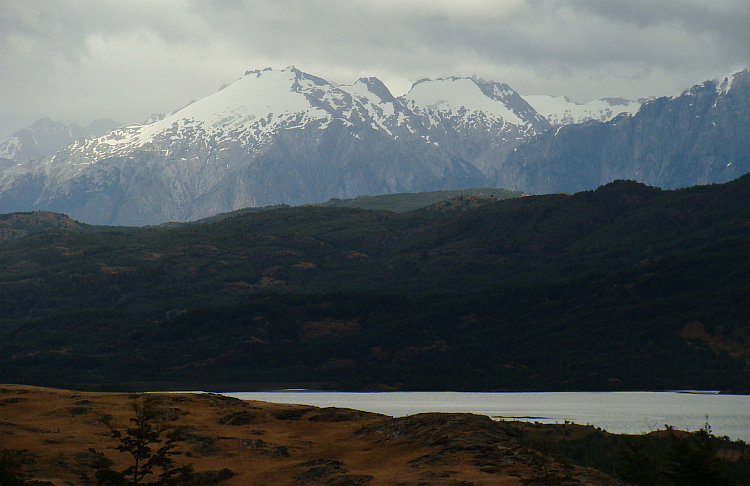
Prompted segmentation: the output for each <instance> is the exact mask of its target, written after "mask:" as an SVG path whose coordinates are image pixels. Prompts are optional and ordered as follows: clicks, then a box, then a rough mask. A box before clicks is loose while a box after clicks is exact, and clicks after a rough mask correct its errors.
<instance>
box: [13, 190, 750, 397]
mask: <svg viewBox="0 0 750 486" xmlns="http://www.w3.org/2000/svg"><path fill="white" fill-rule="evenodd" d="M0 270H1V271H2V273H0V371H2V374H3V376H5V377H6V380H7V381H14V382H24V383H32V384H61V383H66V384H70V385H76V386H83V385H85V384H89V385H94V386H100V385H101V384H106V385H111V386H115V387H117V386H119V384H120V383H133V382H148V383H147V384H144V385H143V386H145V387H151V388H152V387H154V386H165V387H166V386H177V387H183V388H184V387H187V386H189V385H201V386H204V387H206V386H208V387H211V388H213V389H216V388H251V387H256V386H260V387H265V386H269V384H270V386H273V384H281V383H292V382H293V383H301V382H302V383H305V385H306V386H316V387H327V388H347V389H390V388H397V389H457V390H461V389H466V390H468V389H473V390H498V389H502V390H543V389H549V390H553V389H554V390H557V389H566V390H567V389H569V390H611V389H687V388H700V389H721V390H731V391H735V392H743V391H745V392H746V391H748V390H750V368H749V367H748V360H749V359H750V344H749V343H750V324H748V323H750V176H745V177H743V178H741V179H739V180H737V181H733V182H730V183H727V184H722V185H711V186H700V187H694V188H689V189H682V190H678V191H661V190H658V189H654V188H649V187H646V186H643V185H641V184H637V183H634V182H623V181H619V182H615V183H611V184H608V185H607V186H604V187H602V188H599V189H598V190H596V191H588V192H583V193H578V194H575V195H570V196H569V195H550V196H534V197H524V198H517V199H509V200H503V201H497V202H495V203H491V204H484V205H481V206H479V207H475V208H473V209H470V210H466V206H465V205H463V204H448V205H447V206H446V205H445V204H444V203H438V204H435V205H432V206H428V207H426V208H423V209H420V210H416V211H410V212H406V213H395V212H391V211H375V210H364V209H351V208H331V207H299V208H280V209H276V210H273V211H260V212H251V213H246V214H241V215H237V216H232V217H227V218H224V219H221V220H218V221H213V222H205V223H202V224H193V225H186V226H180V227H176V228H170V229H163V228H162V229H157V228H152V229H144V230H142V231H136V232H132V231H131V232H123V231H116V230H107V231H98V232H90V231H87V232H82V231H76V230H75V229H74V230H63V229H52V230H49V231H46V232H42V233H36V234H33V235H30V236H27V237H25V238H21V239H16V240H13V241H7V242H4V243H2V244H0ZM170 384H171V385H170Z"/></svg>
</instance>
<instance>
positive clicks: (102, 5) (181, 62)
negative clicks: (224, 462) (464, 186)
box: [0, 0, 750, 139]
mask: <svg viewBox="0 0 750 486" xmlns="http://www.w3.org/2000/svg"><path fill="white" fill-rule="evenodd" d="M748 26H750V0H658V1H657V0H117V1H110V0H0V93H1V96H2V102H1V103H0V139H3V138H5V137H6V136H8V135H10V134H11V133H12V132H14V131H16V130H19V129H21V128H25V127H26V126H28V125H30V124H31V123H32V122H33V121H34V120H36V119H38V118H41V117H44V116H49V117H50V118H52V119H53V120H58V121H62V122H64V123H72V122H76V123H80V124H82V125H87V124H88V123H90V122H91V121H92V120H94V119H96V118H111V119H114V120H117V121H120V122H122V123H135V122H140V121H142V120H144V119H145V118H147V117H148V116H149V115H150V114H152V113H169V112H172V111H174V110H175V109H177V108H180V107H181V106H183V105H185V104H187V103H188V102H190V101H191V100H193V99H199V98H202V97H205V96H207V95H209V94H211V93H213V92H215V91H216V90H218V89H219V87H220V86H221V85H222V84H224V83H231V82H233V81H235V80H236V79H238V78H239V77H240V76H242V74H243V73H244V72H245V71H246V70H253V69H262V68H265V67H272V68H274V69H282V68H284V67H286V66H290V65H294V66H296V67H297V68H299V69H301V70H302V71H305V72H308V73H311V74H315V75H317V76H320V77H322V78H324V79H327V80H328V81H330V82H333V83H347V84H348V83H352V82H354V81H355V80H356V79H358V78H359V77H363V76H376V77H378V78H379V79H381V80H382V81H383V82H384V83H385V84H386V85H387V86H388V87H389V88H390V89H391V91H392V92H393V93H394V94H395V95H400V94H403V93H405V92H406V91H408V89H409V87H410V86H411V83H412V82H413V81H416V80H418V79H421V78H424V77H430V78H437V77H447V76H454V75H457V76H472V75H474V74H476V75H477V76H479V77H482V78H485V79H488V80H494V81H501V82H505V83H508V84H509V85H510V86H511V87H512V88H514V89H515V90H516V91H519V92H520V93H521V94H551V95H556V96H557V95H566V96H568V97H570V98H572V99H574V100H575V101H578V102H586V101H589V100H591V99H595V98H600V97H605V96H611V97H616V96H623V97H627V98H631V99H636V98H639V97H647V96H662V95H674V94H678V93H679V92H681V91H682V90H683V89H685V88H687V87H689V86H691V85H693V84H695V83H698V82H701V81H703V80H705V79H710V78H713V77H716V76H720V75H725V74H729V73H731V72H734V71H737V70H740V69H744V68H745V67H747V66H749V65H750V28H749V27H748Z"/></svg>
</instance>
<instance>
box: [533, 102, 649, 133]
mask: <svg viewBox="0 0 750 486" xmlns="http://www.w3.org/2000/svg"><path fill="white" fill-rule="evenodd" d="M523 98H524V99H525V100H526V101H527V102H528V103H529V104H530V105H531V106H533V107H534V109H535V110H536V111H537V112H538V113H539V114H541V115H542V116H544V117H545V118H546V119H547V120H548V121H549V122H550V123H551V124H552V125H558V126H559V125H570V124H573V123H583V122H586V121H589V120H596V121H600V122H606V121H609V120H611V119H612V118H614V117H616V116H618V115H620V114H622V113H627V114H629V115H634V114H636V113H637V112H638V110H639V109H640V107H641V104H640V103H638V102H636V101H631V100H626V99H623V98H601V99H598V100H593V101H590V102H588V103H586V104H581V103H576V102H575V101H572V100H571V99H569V98H567V97H565V96H549V95H527V96H524V97H523Z"/></svg>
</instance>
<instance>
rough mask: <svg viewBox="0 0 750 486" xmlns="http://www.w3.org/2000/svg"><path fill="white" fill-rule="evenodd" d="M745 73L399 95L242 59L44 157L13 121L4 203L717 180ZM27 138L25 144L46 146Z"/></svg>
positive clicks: (231, 200) (466, 81)
mask: <svg viewBox="0 0 750 486" xmlns="http://www.w3.org/2000/svg"><path fill="white" fill-rule="evenodd" d="M748 78H750V75H749V74H748V71H747V70H745V71H742V72H740V73H737V74H736V75H734V76H733V77H731V78H727V79H726V80H719V81H709V82H705V83H702V84H700V85H697V86H695V87H693V88H691V89H689V90H687V91H686V92H685V93H683V94H682V95H681V96H678V97H674V98H660V99H656V100H650V101H648V102H646V103H645V104H644V105H643V107H641V106H640V104H639V103H637V102H632V101H627V100H620V99H604V100H597V101H595V102H592V103H589V104H587V105H577V104H575V103H572V102H570V101H569V100H567V99H565V98H551V97H544V96H528V97H525V98H524V97H522V96H521V95H519V94H518V93H517V92H515V91H514V90H513V89H511V88H510V87H509V86H507V85H505V84H502V83H495V82H487V81H484V80H481V79H476V78H448V79H438V80H422V81H419V82H417V83H415V84H414V86H413V87H412V89H411V90H410V91H409V93H407V94H406V95H404V96H402V97H398V98H397V97H394V96H393V95H392V94H391V93H390V92H389V91H388V89H387V88H386V87H385V85H384V84H383V83H381V82H380V81H379V80H377V79H376V78H363V79H360V80H359V81H357V82H356V83H354V84H353V85H341V86H334V85H332V84H331V83H328V82H327V81H325V80H323V79H320V78H318V77H315V76H312V75H310V74H306V73H303V72H301V71H299V70H297V69H295V68H293V67H292V68H287V69H284V70H280V71H273V70H263V71H249V72H247V73H245V75H244V76H243V77H242V78H241V79H240V80H238V81H237V82H235V83H233V84H231V85H229V86H227V87H225V88H224V89H222V90H220V91H219V92H217V93H215V94H213V95H211V96H208V97H206V98H204V99H202V100H199V101H196V102H194V103H192V104H190V105H188V106H186V107H185V108H183V109H181V110H178V111H177V112H175V113H173V114H172V115H169V116H166V117H155V118H153V119H152V120H149V121H150V122H151V123H144V124H139V125H131V126H127V127H122V128H117V129H115V130H112V131H111V132H109V133H107V134H106V135H97V134H84V135H83V137H79V138H78V139H77V140H76V141H74V142H72V143H70V144H65V145H63V144H64V143H65V142H64V141H62V142H56V143H58V145H57V146H55V147H54V148H53V150H54V149H58V151H56V152H55V153H50V154H49V155H45V154H42V153H41V149H40V150H37V151H34V150H31V149H28V148H27V145H29V144H30V142H29V141H28V140H29V138H30V137H28V136H27V137H26V139H24V137H23V136H22V135H19V133H20V132H19V133H17V134H15V135H14V136H13V137H11V138H10V139H9V140H6V141H5V142H3V143H2V144H0V157H3V158H4V159H5V160H1V161H0V212H12V211H29V210H34V209H45V210H50V211H59V212H65V213H67V214H70V215H71V216H72V217H73V218H75V219H78V220H81V221H84V222H88V223H95V224H121V225H144V224H156V223H161V222H165V221H170V220H172V221H183V220H193V219H199V218H202V217H206V216H211V215H213V214H216V213H219V212H226V211H231V210H234V209H238V208H242V207H249V206H265V205H275V204H282V203H283V204H290V205H297V204H305V203H319V202H324V201H327V200H328V199H331V198H333V197H336V198H351V197H356V196H359V195H363V194H371V195H375V194H388V193H396V192H417V191H428V190H438V189H464V188H472V187H505V188H507V189H513V190H522V191H526V192H531V193H544V192H559V191H574V190H581V189H593V188H595V187H597V186H599V185H601V184H604V183H606V182H609V181H611V180H614V179H626V178H628V179H635V180H638V181H641V182H645V183H648V184H651V185H655V186H660V187H682V186H688V185H694V184H698V183H707V182H724V181H727V180H731V179H733V178H736V177H738V176H739V175H741V174H744V173H746V172H748V171H750V157H748V150H750V149H748V147H749V146H750V144H748V143H747V138H748V133H750V130H749V129H748V127H750V121H749V120H750V118H749V116H750V108H749V104H750V102H749V101H748V100H750V82H749V81H748ZM639 108H640V110H639ZM31 129H33V127H31V128H30V129H29V130H31ZM22 132H23V131H22ZM34 133H39V132H38V131H36V132H34ZM35 137H36V138H34V137H31V138H32V139H34V143H35V145H31V146H32V147H33V146H36V147H47V148H48V147H52V146H53V145H54V144H53V143H52V142H49V143H48V142H44V143H41V142H40V141H39V140H40V137H37V136H35Z"/></svg>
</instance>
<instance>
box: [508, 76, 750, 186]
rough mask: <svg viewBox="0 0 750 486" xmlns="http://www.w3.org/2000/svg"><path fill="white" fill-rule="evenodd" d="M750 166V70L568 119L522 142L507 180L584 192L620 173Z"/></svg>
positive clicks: (726, 172) (713, 176) (704, 176)
mask: <svg viewBox="0 0 750 486" xmlns="http://www.w3.org/2000/svg"><path fill="white" fill-rule="evenodd" d="M748 172H750V69H745V70H744V71H740V72H737V73H735V74H733V75H730V76H725V77H721V78H719V79H714V80H710V81H706V82H703V83H700V84H697V85H695V86H693V87H691V88H689V89H687V90H685V91H684V92H683V93H682V94H681V95H679V96H674V97H663V98H657V99H652V100H649V101H647V102H646V103H644V104H643V106H641V108H640V110H639V111H638V112H637V113H636V114H635V115H633V116H623V117H617V118H614V119H612V120H610V121H609V122H607V123H584V124H580V125H566V126H563V127H561V128H559V129H555V130H550V131H548V132H546V133H544V134H543V135H541V136H539V137H537V138H535V139H534V140H531V141H529V142H528V143H526V144H523V145H522V146H519V147H518V149H517V150H516V151H514V152H513V153H512V154H511V155H510V156H509V157H508V158H507V159H506V161H505V163H504V164H503V170H502V172H501V173H500V174H501V175H500V177H499V178H498V179H497V181H496V182H497V184H498V185H499V186H500V187H505V188H508V189H517V188H523V190H524V191H528V192H532V193H549V192H577V191H581V190H587V189H594V188H596V187H598V186H600V185H602V184H606V183H607V182H610V181H612V180H615V179H632V180H636V181H638V182H643V183H645V184H648V185H652V186H657V187H662V188H679V187H686V186H692V185H697V184H709V183H713V182H716V183H720V182H727V181H729V180H732V179H735V178H737V177H740V176H742V175H743V174H746V173H748Z"/></svg>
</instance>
